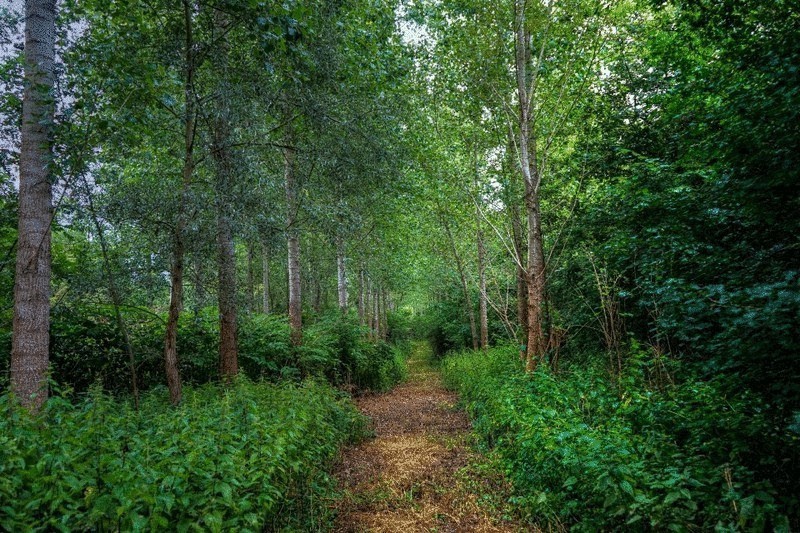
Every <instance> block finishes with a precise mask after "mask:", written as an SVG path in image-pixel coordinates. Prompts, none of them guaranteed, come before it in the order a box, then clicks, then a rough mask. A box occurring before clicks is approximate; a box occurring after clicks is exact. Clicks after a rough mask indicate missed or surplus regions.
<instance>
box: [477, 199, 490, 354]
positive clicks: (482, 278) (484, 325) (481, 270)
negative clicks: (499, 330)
mask: <svg viewBox="0 0 800 533" xmlns="http://www.w3.org/2000/svg"><path fill="white" fill-rule="evenodd" d="M476 205H477V204H476ZM476 211H477V213H476V215H477V219H476V220H477V227H478V234H477V241H478V291H479V293H480V294H479V300H478V303H479V308H478V316H479V318H480V320H479V322H480V331H481V348H482V349H484V350H486V349H487V348H488V347H489V316H488V310H487V303H486V247H485V243H484V241H483V230H482V228H481V213H480V210H479V209H477V208H476Z"/></svg>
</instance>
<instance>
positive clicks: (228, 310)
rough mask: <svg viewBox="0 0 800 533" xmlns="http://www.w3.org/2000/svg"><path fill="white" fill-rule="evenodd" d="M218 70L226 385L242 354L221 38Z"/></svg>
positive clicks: (219, 23)
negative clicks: (238, 335) (237, 308)
mask: <svg viewBox="0 0 800 533" xmlns="http://www.w3.org/2000/svg"><path fill="white" fill-rule="evenodd" d="M214 17H215V20H214V23H215V26H216V30H217V31H218V32H219V33H220V35H225V33H226V32H227V30H228V25H229V22H228V19H227V15H226V14H225V13H223V12H222V11H219V10H217V11H215V12H214ZM217 61H218V68H219V76H220V78H219V83H220V87H219V99H218V102H217V109H216V116H215V117H214V132H213V134H214V137H213V146H212V154H213V157H214V163H215V165H216V174H217V180H216V202H217V266H218V271H219V284H218V292H217V298H218V302H219V326H220V327H219V372H220V377H221V378H222V380H223V381H226V382H227V381H230V380H232V379H233V377H234V376H236V374H238V372H239V350H238V343H237V331H236V256H235V253H234V244H233V222H232V220H231V212H232V209H231V200H230V195H231V190H232V188H233V187H232V185H233V184H232V181H233V161H232V154H231V149H230V137H231V110H230V81H229V80H228V42H227V39H226V38H224V37H223V38H221V39H220V40H219V42H218V47H217Z"/></svg>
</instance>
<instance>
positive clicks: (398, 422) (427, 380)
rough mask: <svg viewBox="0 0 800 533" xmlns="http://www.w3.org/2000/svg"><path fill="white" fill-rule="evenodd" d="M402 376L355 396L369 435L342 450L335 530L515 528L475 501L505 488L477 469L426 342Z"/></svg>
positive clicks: (463, 424) (465, 429) (460, 416)
mask: <svg viewBox="0 0 800 533" xmlns="http://www.w3.org/2000/svg"><path fill="white" fill-rule="evenodd" d="M408 366H409V379H408V381H407V382H406V383H404V384H402V385H400V386H398V387H397V388H395V389H394V390H393V391H391V392H388V393H386V394H381V395H370V396H365V397H362V398H359V399H357V400H356V403H357V405H358V407H359V409H360V410H361V411H362V412H363V413H364V414H366V415H368V416H369V417H371V418H372V420H373V424H374V425H373V427H374V430H375V434H376V437H375V438H374V439H372V440H370V441H367V442H365V443H362V444H360V445H357V446H353V447H351V448H349V449H347V450H345V452H344V454H343V457H342V462H341V464H340V466H339V469H338V473H337V476H338V479H339V484H340V487H341V488H342V490H343V491H344V493H345V497H344V499H343V500H342V502H341V504H340V507H339V509H338V520H337V523H336V526H335V530H336V531H347V532H362V531H383V532H390V531H391V532H398V531H399V532H404V533H405V532H412V531H413V532H416V531H437V532H444V531H521V530H522V529H521V528H520V527H518V526H514V525H513V524H511V523H509V522H507V521H503V520H501V517H500V516H498V517H495V516H492V515H493V514H497V515H502V514H503V512H502V511H501V510H498V507H501V505H502V503H500V504H497V502H495V505H494V506H493V508H492V509H490V508H489V507H488V506H482V505H478V499H479V497H481V496H479V494H482V495H484V496H483V497H491V495H492V494H494V495H495V499H496V500H498V501H501V500H502V498H501V497H500V495H502V494H504V493H506V492H507V490H508V487H507V486H506V484H505V483H504V482H503V480H502V477H501V476H500V475H498V474H491V473H487V472H486V470H487V469H486V468H483V469H481V468H480V465H481V464H483V463H481V461H480V457H479V456H476V454H475V453H474V452H473V451H471V450H470V449H469V447H468V446H467V442H466V439H467V438H468V436H469V429H470V426H469V421H468V419H467V416H466V414H465V413H464V412H463V411H460V410H457V409H456V403H457V401H458V397H457V396H456V395H455V394H454V393H451V392H449V391H447V390H445V389H444V387H443V386H442V384H441V380H440V377H439V373H438V372H437V371H436V369H435V368H434V367H433V366H432V365H431V363H430V349H429V348H428V346H427V344H424V343H418V344H416V345H415V346H414V350H413V353H412V355H411V358H410V359H409V360H408Z"/></svg>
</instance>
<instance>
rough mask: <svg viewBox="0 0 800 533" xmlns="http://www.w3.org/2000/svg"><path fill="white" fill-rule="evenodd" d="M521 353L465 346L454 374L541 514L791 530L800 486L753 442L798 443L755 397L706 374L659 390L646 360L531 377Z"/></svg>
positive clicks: (521, 490) (563, 520) (448, 374)
mask: <svg viewBox="0 0 800 533" xmlns="http://www.w3.org/2000/svg"><path fill="white" fill-rule="evenodd" d="M517 357H518V356H517V353H516V350H515V349H514V348H512V347H508V348H498V349H493V350H490V351H489V352H488V353H486V354H484V353H473V352H465V353H461V354H458V355H454V356H452V357H448V358H447V359H446V360H445V361H444V363H443V373H444V377H445V382H446V384H447V385H448V386H449V387H451V388H454V389H456V390H458V391H459V392H460V393H461V394H462V397H463V399H464V401H465V403H466V405H467V409H468V411H469V413H470V414H471V416H472V417H473V419H474V427H475V429H476V431H477V432H478V433H479V434H480V435H481V437H482V438H483V440H484V442H485V443H486V444H488V445H490V446H493V447H494V448H495V449H496V451H497V452H498V454H499V456H500V457H501V459H502V462H503V464H504V466H505V469H506V471H507V474H508V476H509V479H510V480H511V481H512V482H513V484H514V487H515V490H516V492H517V495H518V497H517V499H516V500H515V501H516V503H517V504H518V505H519V506H520V508H521V509H523V510H524V511H525V512H527V513H528V514H529V515H530V516H531V517H535V518H536V519H538V520H542V519H544V520H547V521H550V522H553V523H560V524H565V525H567V526H569V527H573V528H575V529H577V530H590V531H595V530H598V529H625V528H630V527H636V528H656V529H678V530H685V529H687V528H689V529H694V528H702V529H713V528H722V529H725V530H728V529H742V528H743V529H752V530H765V529H770V528H774V529H777V530H784V531H785V530H788V527H789V522H788V519H787V517H786V516H785V515H787V514H790V513H794V514H796V513H797V508H798V507H797V491H796V487H795V488H794V489H792V488H791V485H788V489H787V487H780V488H779V487H778V486H776V485H775V484H774V483H773V479H771V477H770V474H769V472H770V471H769V465H770V463H774V462H775V461H776V460H777V459H776V456H769V457H767V456H765V455H764V454H763V451H764V450H763V449H762V450H760V451H759V450H757V451H755V452H753V451H751V448H750V446H751V443H752V442H753V439H758V438H761V439H763V436H762V437H759V436H760V435H765V434H766V435H769V436H770V437H769V438H770V439H776V440H777V442H775V443H773V445H772V446H773V449H777V448H779V447H783V448H784V454H786V455H788V456H791V453H792V452H787V451H786V450H791V449H792V448H794V449H795V452H794V453H796V451H797V450H796V445H793V441H792V440H791V438H790V437H789V436H788V435H787V434H785V433H784V434H780V432H776V431H775V430H774V428H773V427H772V424H771V423H770V421H769V419H767V418H766V417H765V416H764V415H763V413H764V412H765V409H764V407H765V406H763V405H761V404H760V402H759V401H757V399H756V398H754V397H752V395H748V394H746V393H743V394H742V396H740V397H736V398H733V397H726V396H725V395H724V394H723V392H722V391H723V390H724V387H722V386H720V385H719V384H718V383H716V382H701V381H697V380H694V381H687V382H685V383H683V384H681V385H679V386H676V387H674V388H668V389H667V390H664V391H656V390H651V389H648V388H647V387H645V386H644V384H643V376H642V374H641V370H640V368H639V367H638V366H637V365H635V364H634V365H631V371H630V373H629V374H628V375H626V376H623V378H622V379H621V380H620V381H619V382H618V383H616V382H614V381H613V380H610V379H609V376H608V375H607V374H606V373H605V371H603V370H601V369H599V368H594V369H591V368H590V369H581V370H577V371H574V372H571V373H568V374H566V375H562V376H558V377H554V376H552V375H550V374H548V373H547V372H546V371H540V372H537V373H536V374H535V375H534V376H532V377H531V376H527V375H525V374H524V373H523V372H522V370H521V368H519V362H518V359H517ZM795 442H796V441H795ZM787 466H788V464H787V463H785V462H784V463H782V467H784V468H785V467H787ZM793 518H795V519H796V518H797V517H796V516H795V517H793Z"/></svg>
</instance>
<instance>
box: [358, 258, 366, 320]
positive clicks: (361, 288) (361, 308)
mask: <svg viewBox="0 0 800 533" xmlns="http://www.w3.org/2000/svg"><path fill="white" fill-rule="evenodd" d="M358 324H359V325H360V326H361V327H364V324H365V316H364V269H363V268H361V269H359V270H358Z"/></svg>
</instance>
